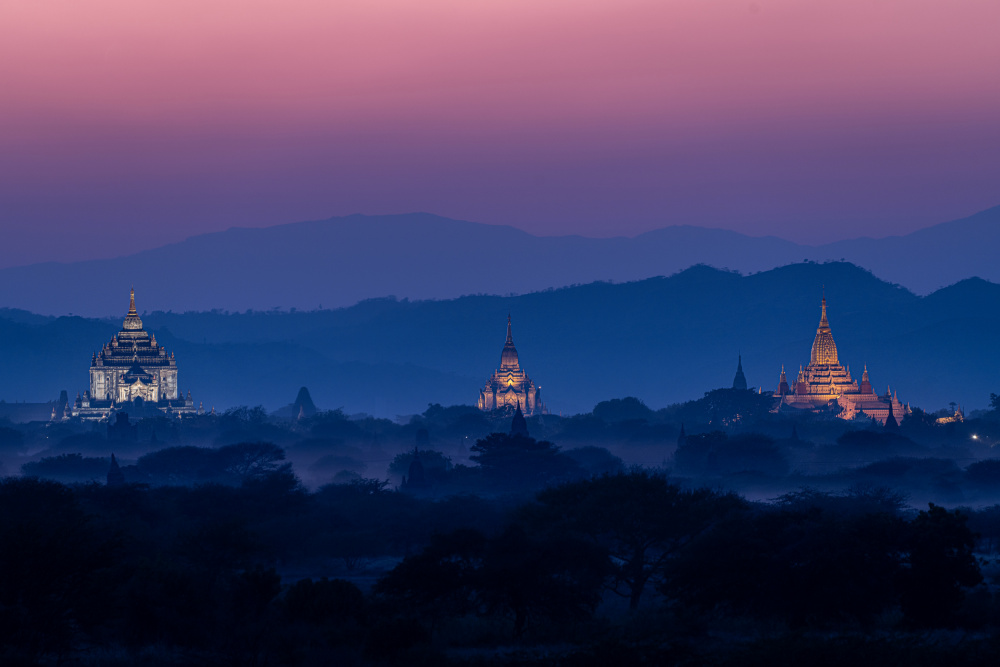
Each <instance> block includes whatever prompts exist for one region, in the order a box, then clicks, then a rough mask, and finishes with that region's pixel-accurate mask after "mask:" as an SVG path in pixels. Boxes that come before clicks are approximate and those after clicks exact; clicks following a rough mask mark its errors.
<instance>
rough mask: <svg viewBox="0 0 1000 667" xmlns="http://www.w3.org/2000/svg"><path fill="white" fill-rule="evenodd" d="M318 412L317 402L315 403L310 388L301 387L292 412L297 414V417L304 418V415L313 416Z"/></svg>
mask: <svg viewBox="0 0 1000 667" xmlns="http://www.w3.org/2000/svg"><path fill="white" fill-rule="evenodd" d="M316 412H317V410H316V404H315V403H313V399H312V396H310V395H309V390H308V389H307V388H305V387H301V388H300V389H299V393H298V395H297V396H296V397H295V402H294V403H292V414H294V415H295V418H296V419H302V418H304V417H312V416H313V415H314V414H316Z"/></svg>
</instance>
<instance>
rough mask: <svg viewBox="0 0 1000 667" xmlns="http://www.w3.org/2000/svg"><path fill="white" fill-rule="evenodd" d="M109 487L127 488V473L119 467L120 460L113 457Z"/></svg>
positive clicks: (109, 473) (109, 474) (109, 471)
mask: <svg viewBox="0 0 1000 667" xmlns="http://www.w3.org/2000/svg"><path fill="white" fill-rule="evenodd" d="M108 486H125V473H123V472H122V469H121V468H119V467H118V460H117V459H115V455H114V454H112V455H111V469H110V470H108Z"/></svg>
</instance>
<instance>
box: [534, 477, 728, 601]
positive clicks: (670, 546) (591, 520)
mask: <svg viewBox="0 0 1000 667" xmlns="http://www.w3.org/2000/svg"><path fill="white" fill-rule="evenodd" d="M744 506H745V503H744V502H743V501H742V500H741V499H739V498H737V497H736V496H734V495H731V494H719V493H716V492H713V491H710V490H707V489H698V490H694V491H688V490H684V489H682V488H680V487H679V486H677V485H675V484H671V483H670V482H669V481H667V478H666V477H665V476H663V475H660V474H656V473H653V472H649V471H647V470H632V471H630V472H627V473H619V474H617V475H604V476H602V477H597V478H594V479H590V480H586V481H581V482H572V483H569V484H565V485H563V486H559V487H555V488H549V489H546V490H544V491H542V492H541V493H539V494H538V503H537V505H534V506H529V507H528V508H526V509H525V510H524V513H525V516H526V517H528V518H529V520H530V521H531V522H532V524H533V525H535V526H539V527H541V526H550V527H553V528H554V529H557V530H558V529H562V530H566V531H569V532H570V534H574V535H578V536H581V537H584V538H586V539H588V540H589V541H590V542H591V543H593V544H597V545H600V546H601V547H603V548H605V549H607V550H608V552H609V553H610V554H611V557H612V564H613V578H614V590H615V592H617V593H618V594H620V595H623V596H625V597H628V599H629V607H630V608H631V609H636V608H637V607H638V606H639V601H640V599H641V597H642V594H643V592H644V591H645V589H646V585H647V584H648V583H649V582H650V580H654V579H656V580H659V579H661V578H662V576H663V574H664V572H665V570H666V569H667V567H668V566H669V564H670V562H671V560H672V559H673V558H674V556H675V555H676V554H677V552H678V550H679V549H681V548H682V547H683V546H684V545H686V544H687V543H688V542H690V541H691V540H692V539H693V538H694V537H696V536H697V535H699V534H701V533H703V532H705V531H706V530H708V529H709V528H710V527H711V526H712V525H714V523H715V522H717V521H719V520H720V519H721V518H722V517H724V516H726V515H727V514H728V513H730V512H733V511H736V510H739V509H742V508H743V507H744Z"/></svg>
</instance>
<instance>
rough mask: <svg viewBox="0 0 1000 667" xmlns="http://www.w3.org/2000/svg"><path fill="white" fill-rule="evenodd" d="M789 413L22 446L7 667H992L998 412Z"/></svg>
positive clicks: (461, 423)
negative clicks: (862, 416)
mask: <svg viewBox="0 0 1000 667" xmlns="http://www.w3.org/2000/svg"><path fill="white" fill-rule="evenodd" d="M304 397H305V398H303V395H300V400H299V401H298V402H302V401H304V400H306V399H307V398H308V394H307V393H305V394H304ZM998 403H1000V399H998V400H996V401H994V407H995V408H996V407H998V405H997V404H998ZM293 407H294V406H293ZM305 407H308V408H309V410H306V409H305ZM766 407H767V406H766V405H765V404H764V403H763V402H762V401H761V399H760V397H759V396H758V395H757V394H756V393H755V392H743V393H740V392H733V391H729V390H720V392H710V393H709V394H707V395H706V396H705V398H703V399H699V400H698V401H692V402H690V403H686V404H683V405H678V406H671V407H670V408H667V409H665V410H662V411H655V412H654V411H652V410H650V409H649V408H647V407H646V406H645V405H643V404H642V403H641V402H639V401H636V400H635V399H625V400H616V401H608V402H605V403H602V404H600V405H598V406H597V407H596V408H595V410H594V411H593V412H592V413H590V414H587V415H578V416H576V417H571V418H565V419H562V418H558V417H553V416H544V417H542V418H533V419H529V420H526V421H519V420H515V419H512V417H511V415H509V414H502V413H496V414H492V415H489V414H487V415H484V414H482V413H480V412H478V411H476V410H474V409H469V408H463V407H455V408H442V407H441V406H431V407H430V408H429V409H428V410H427V411H426V412H425V413H424V414H423V415H418V416H415V417H413V418H411V419H408V420H406V421H403V422H391V421H388V420H377V419H373V418H370V417H364V416H356V417H353V418H348V417H347V416H345V415H343V414H342V413H339V412H336V411H334V412H318V411H315V408H314V407H313V406H311V405H306V406H304V405H298V406H297V409H295V410H291V411H289V412H291V413H293V414H299V418H297V419H281V418H278V417H277V416H275V415H268V414H267V413H266V412H264V411H263V410H260V409H248V408H239V409H235V410H231V411H229V412H227V413H225V414H222V415H205V416H203V417H197V418H193V419H185V420H176V419H174V420H167V419H164V418H161V417H156V416H147V417H145V418H142V419H138V420H132V421H131V422H130V421H126V420H123V421H122V422H121V423H120V424H119V423H117V422H116V424H114V425H112V428H110V429H109V428H108V427H107V426H106V425H99V426H98V427H97V428H95V427H93V426H90V425H87V424H81V423H73V422H67V423H55V424H28V425H23V424H22V425H15V424H7V425H5V426H3V427H2V428H0V444H2V445H3V453H4V456H5V460H6V462H7V465H8V469H9V470H17V468H16V467H15V466H17V467H19V468H20V472H21V475H20V476H17V477H13V476H11V477H6V478H4V479H3V480H2V481H0V664H3V665H21V664H24V665H26V664H78V665H132V664H144V665H154V666H155V665H182V664H183V665H188V664H202V665H219V664H229V665H328V664H340V665H411V664H415V665H549V664H555V665H566V666H589V665H606V664H614V665H626V666H627V665H671V664H676V665H703V664H710V665H786V664H787V665H802V664H810V665H811V664H818V665H822V664H830V665H834V664H845V663H858V664H880V665H881V664H888V665H895V664H898V665H923V664H948V665H974V664H976V665H978V664H991V665H992V664H995V656H996V654H997V651H998V650H1000V639H998V637H1000V597H998V584H1000V580H998V576H1000V567H998V564H997V563H996V557H997V550H998V547H1000V506H998V505H995V504H993V503H994V502H995V501H993V500H992V499H993V498H995V497H996V494H997V490H998V488H1000V460H998V459H997V458H996V457H993V456H991V454H992V452H993V445H992V443H993V442H995V441H996V440H995V439H996V438H997V437H998V436H1000V428H998V424H1000V422H998V420H997V418H996V417H997V415H998V411H997V410H992V411H988V412H987V413H984V414H982V415H979V417H978V418H977V419H969V420H958V419H956V420H953V421H948V422H946V423H939V422H938V421H937V420H936V419H935V418H934V416H931V415H927V414H925V413H922V412H919V411H915V412H914V414H913V415H909V416H907V418H906V419H904V420H903V422H902V424H900V425H898V427H895V428H889V429H886V428H884V427H881V426H879V425H876V424H872V423H870V422H844V421H842V420H839V419H834V418H832V417H833V416H832V415H828V416H823V415H813V416H806V417H803V416H800V417H798V418H796V419H789V418H788V417H787V416H782V415H773V414H772V413H770V412H769V411H768V410H767V409H766ZM681 423H683V424H685V426H684V427H683V428H681ZM526 431H527V432H526ZM973 436H975V437H973ZM555 442H559V443H560V444H559V445H557V444H554V443H555ZM111 450H113V451H115V452H117V454H118V457H116V459H115V463H114V465H112V463H111V460H110V456H109V455H108V454H109V452H110V451H111ZM119 463H120V465H119ZM641 463H642V464H644V465H640V464H641ZM383 471H384V474H383ZM109 472H110V473H111V474H109ZM303 480H306V481H305V482H303Z"/></svg>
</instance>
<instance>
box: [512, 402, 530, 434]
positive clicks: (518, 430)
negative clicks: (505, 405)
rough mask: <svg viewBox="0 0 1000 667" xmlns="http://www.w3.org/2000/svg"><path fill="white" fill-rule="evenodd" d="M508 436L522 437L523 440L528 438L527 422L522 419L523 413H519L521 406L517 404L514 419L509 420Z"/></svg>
mask: <svg viewBox="0 0 1000 667" xmlns="http://www.w3.org/2000/svg"><path fill="white" fill-rule="evenodd" d="M510 434H511V435H522V436H524V437H525V438H527V437H529V436H528V420H527V419H525V418H524V413H523V412H521V404H520V403H518V404H517V409H516V410H515V411H514V418H513V419H512V420H510Z"/></svg>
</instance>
